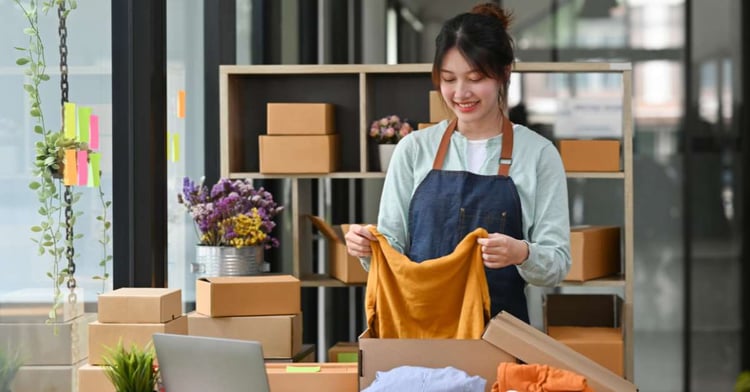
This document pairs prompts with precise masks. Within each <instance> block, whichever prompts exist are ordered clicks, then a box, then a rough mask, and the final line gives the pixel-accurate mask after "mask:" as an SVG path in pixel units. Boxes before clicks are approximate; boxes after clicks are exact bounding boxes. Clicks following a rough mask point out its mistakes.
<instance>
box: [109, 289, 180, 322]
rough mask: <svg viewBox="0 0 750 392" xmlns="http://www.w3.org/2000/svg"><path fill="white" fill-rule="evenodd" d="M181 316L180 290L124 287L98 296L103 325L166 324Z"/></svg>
mask: <svg viewBox="0 0 750 392" xmlns="http://www.w3.org/2000/svg"><path fill="white" fill-rule="evenodd" d="M180 316H182V291H181V290H180V289H164V288H150V287H123V288H120V289H117V290H114V291H110V292H108V293H104V294H100V295H99V322H100V323H131V324H135V323H166V322H167V321H171V320H174V319H176V318H178V317H180Z"/></svg>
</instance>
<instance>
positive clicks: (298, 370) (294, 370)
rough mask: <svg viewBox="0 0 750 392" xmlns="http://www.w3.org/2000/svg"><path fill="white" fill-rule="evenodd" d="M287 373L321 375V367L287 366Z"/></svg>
mask: <svg viewBox="0 0 750 392" xmlns="http://www.w3.org/2000/svg"><path fill="white" fill-rule="evenodd" d="M286 372H287V373H320V366H287V367H286Z"/></svg>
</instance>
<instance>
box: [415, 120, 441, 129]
mask: <svg viewBox="0 0 750 392" xmlns="http://www.w3.org/2000/svg"><path fill="white" fill-rule="evenodd" d="M435 124H437V123H431V122H429V123H419V124H417V130H420V129H425V128H429V127H431V126H433V125H435Z"/></svg>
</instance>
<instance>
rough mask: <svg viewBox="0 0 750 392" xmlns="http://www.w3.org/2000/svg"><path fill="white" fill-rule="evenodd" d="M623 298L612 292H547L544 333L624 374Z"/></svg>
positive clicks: (616, 372)
mask: <svg viewBox="0 0 750 392" xmlns="http://www.w3.org/2000/svg"><path fill="white" fill-rule="evenodd" d="M621 318H622V299H621V298H620V297H618V296H617V295H613V294H548V295H547V296H546V298H545V304H544V319H545V326H546V329H547V334H548V335H549V336H551V337H553V338H555V339H557V340H558V341H560V342H562V343H564V344H565V345H566V346H568V347H570V348H572V349H573V350H575V351H577V352H579V353H581V354H583V355H585V356H586V357H588V358H590V359H591V360H593V361H595V362H597V363H599V364H600V365H602V366H604V367H606V368H607V369H609V370H611V371H612V372H614V373H615V374H618V375H620V376H623V375H624V374H625V367H624V362H623V361H624V351H623V350H624V341H623V335H622V328H621V324H620V321H621Z"/></svg>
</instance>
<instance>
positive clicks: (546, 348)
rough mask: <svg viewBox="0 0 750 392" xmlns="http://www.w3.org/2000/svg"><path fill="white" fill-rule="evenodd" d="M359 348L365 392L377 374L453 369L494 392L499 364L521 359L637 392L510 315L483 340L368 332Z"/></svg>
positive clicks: (600, 388) (613, 391)
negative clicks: (397, 370) (386, 335)
mask: <svg viewBox="0 0 750 392" xmlns="http://www.w3.org/2000/svg"><path fill="white" fill-rule="evenodd" d="M359 347H360V374H359V376H360V383H359V388H360V390H361V389H364V388H366V387H367V386H369V385H370V384H371V383H372V381H373V380H374V378H375V373H376V372H377V371H386V370H390V369H393V368H395V367H398V366H403V365H413V366H426V367H445V366H453V367H455V368H457V369H461V370H463V371H465V372H466V373H468V374H469V375H478V376H481V377H483V378H484V379H486V380H487V387H486V390H487V391H490V390H491V389H492V384H493V383H494V382H495V381H496V380H497V367H498V366H499V364H500V363H501V362H516V359H518V360H521V361H523V362H525V363H529V364H534V363H538V364H546V365H550V366H553V367H556V368H559V369H565V370H570V371H573V372H576V373H578V374H580V375H582V376H584V377H586V379H587V382H588V385H589V386H590V387H591V388H592V389H593V390H595V391H597V392H635V391H637V388H636V387H635V385H633V384H632V383H630V382H629V381H627V380H625V379H623V378H622V377H620V376H618V375H616V374H614V373H612V372H611V371H610V370H608V369H606V368H604V367H603V366H601V365H599V364H597V363H595V362H593V361H591V360H590V359H588V358H586V357H585V356H583V355H581V354H579V353H577V352H576V351H574V350H572V349H571V348H569V347H567V346H566V345H564V344H563V343H560V342H558V341H556V340H554V339H553V338H551V337H549V336H547V335H546V334H544V333H543V332H541V331H538V330H537V329H535V328H534V327H532V326H530V325H529V324H526V323H525V322H523V321H521V320H519V319H517V318H515V317H513V316H511V315H510V314H508V313H506V312H501V313H500V314H498V315H497V316H495V317H494V318H493V319H492V320H491V321H490V323H489V324H488V325H487V329H486V330H485V332H484V335H483V336H482V339H477V340H455V339H421V340H420V339H374V338H371V337H370V335H369V330H367V331H365V332H364V333H362V335H361V336H360V340H359Z"/></svg>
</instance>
